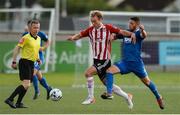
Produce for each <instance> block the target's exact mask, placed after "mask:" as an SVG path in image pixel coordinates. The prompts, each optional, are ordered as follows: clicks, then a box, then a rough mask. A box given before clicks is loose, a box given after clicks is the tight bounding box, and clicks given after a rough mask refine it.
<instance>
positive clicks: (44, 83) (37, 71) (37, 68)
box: [22, 20, 52, 100]
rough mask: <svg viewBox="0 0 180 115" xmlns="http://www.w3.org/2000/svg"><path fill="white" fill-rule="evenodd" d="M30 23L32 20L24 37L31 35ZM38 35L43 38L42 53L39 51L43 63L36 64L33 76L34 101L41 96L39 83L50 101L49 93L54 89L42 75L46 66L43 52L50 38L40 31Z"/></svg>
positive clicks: (26, 28)
mask: <svg viewBox="0 0 180 115" xmlns="http://www.w3.org/2000/svg"><path fill="white" fill-rule="evenodd" d="M30 22H31V20H29V21H28V22H27V26H26V27H25V32H24V33H23V34H22V36H24V35H26V34H28V33H29V24H30ZM37 35H38V36H39V37H40V38H41V48H40V51H39V59H40V61H41V64H39V63H38V62H35V63H34V74H33V79H32V82H33V86H34V91H35V93H34V96H33V99H34V100H35V99H37V98H38V96H39V95H40V91H39V87H38V81H39V82H40V84H41V85H42V86H43V87H44V88H45V89H46V91H47V97H46V99H47V100H48V99H49V92H50V90H51V89H52V88H51V87H50V86H49V85H48V83H47V81H46V79H45V77H44V76H43V75H42V72H41V69H40V66H41V65H42V64H44V61H45V59H44V52H43V51H44V50H46V48H47V47H48V46H49V40H48V36H47V35H46V34H45V33H44V32H42V31H39V32H38V34H37Z"/></svg>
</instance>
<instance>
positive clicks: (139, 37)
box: [135, 31, 144, 40]
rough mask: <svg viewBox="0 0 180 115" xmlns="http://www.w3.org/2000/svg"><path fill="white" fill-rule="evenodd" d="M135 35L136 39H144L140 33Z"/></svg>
mask: <svg viewBox="0 0 180 115" xmlns="http://www.w3.org/2000/svg"><path fill="white" fill-rule="evenodd" d="M135 35H136V38H138V39H140V40H143V39H144V38H143V37H141V32H140V31H138V32H136V33H135Z"/></svg>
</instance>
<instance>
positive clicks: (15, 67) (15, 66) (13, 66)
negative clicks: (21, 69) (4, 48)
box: [11, 61, 17, 69]
mask: <svg viewBox="0 0 180 115" xmlns="http://www.w3.org/2000/svg"><path fill="white" fill-rule="evenodd" d="M11 67H12V68H13V69H17V64H16V62H15V61H13V62H12V64H11Z"/></svg>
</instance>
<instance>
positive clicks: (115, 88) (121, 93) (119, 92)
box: [113, 84, 128, 99]
mask: <svg viewBox="0 0 180 115" xmlns="http://www.w3.org/2000/svg"><path fill="white" fill-rule="evenodd" d="M113 92H114V93H115V94H116V95H118V96H122V97H124V98H125V99H128V94H127V93H126V92H124V91H123V90H122V89H121V88H120V87H119V86H117V85H115V84H113Z"/></svg>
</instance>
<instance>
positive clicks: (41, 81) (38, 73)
mask: <svg viewBox="0 0 180 115" xmlns="http://www.w3.org/2000/svg"><path fill="white" fill-rule="evenodd" d="M36 75H37V77H38V80H39V82H40V84H41V85H42V86H43V87H44V88H45V89H46V91H47V100H48V99H49V93H50V91H51V90H52V88H51V87H50V86H49V85H48V83H47V80H46V79H45V77H43V76H42V73H41V71H40V70H39V71H38V72H37V74H36Z"/></svg>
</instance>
